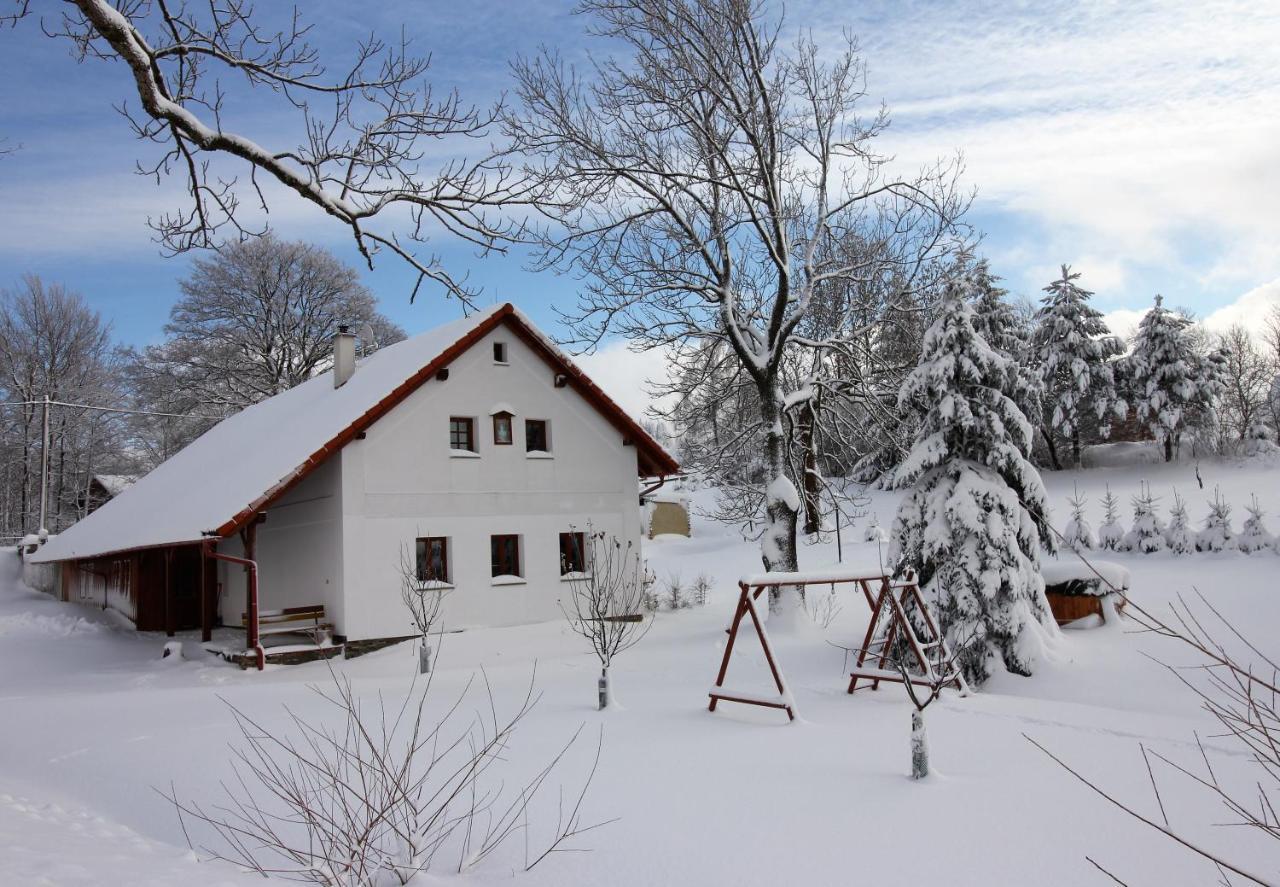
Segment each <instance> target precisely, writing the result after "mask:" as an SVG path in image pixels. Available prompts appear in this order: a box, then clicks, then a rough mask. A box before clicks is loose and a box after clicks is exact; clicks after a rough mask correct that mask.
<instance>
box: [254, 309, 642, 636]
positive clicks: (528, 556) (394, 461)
mask: <svg viewBox="0 0 1280 887" xmlns="http://www.w3.org/2000/svg"><path fill="white" fill-rule="evenodd" d="M494 341H502V342H505V343H506V344H507V365H505V366H504V365H498V364H495V363H494V361H493V348H492V343H493V342H494ZM356 372H357V373H358V372H359V370H358V369H357V371H356ZM554 375H555V374H554V371H553V369H552V368H551V367H549V366H548V365H547V364H545V363H544V362H543V361H542V360H541V358H539V357H538V356H537V355H536V354H535V353H534V352H533V351H532V350H530V349H529V348H528V347H527V346H525V345H524V344H523V343H522V342H521V341H520V339H519V338H518V337H517V336H516V335H515V334H514V333H513V332H511V331H510V330H507V329H506V328H505V327H499V328H498V329H497V330H495V331H494V332H492V333H491V334H490V335H489V336H488V337H486V338H485V339H484V340H483V341H481V342H479V343H477V344H476V345H475V346H474V347H472V348H471V349H469V350H468V351H467V352H466V353H465V354H463V355H462V356H460V357H459V358H458V359H457V360H456V361H455V362H454V363H453V364H452V365H451V366H450V367H449V378H448V379H447V380H446V381H438V380H431V381H428V382H427V383H426V384H424V385H423V386H422V387H420V388H419V389H418V390H417V391H416V392H414V393H413V394H411V395H410V396H409V397H408V398H406V399H405V400H404V401H403V402H402V403H401V404H399V405H398V406H397V407H396V408H395V409H393V410H392V411H391V412H390V413H388V414H387V415H386V416H384V417H383V418H382V419H380V420H379V421H378V422H377V423H375V424H374V425H373V426H372V427H371V428H370V429H369V430H368V433H367V436H366V438H365V439H364V440H356V441H352V442H351V443H350V444H348V445H347V446H346V447H345V448H344V449H343V451H342V453H341V472H340V474H341V488H342V489H341V494H340V495H339V496H338V497H337V499H338V500H340V504H341V508H342V514H343V520H342V537H343V541H342V552H343V553H342V558H341V561H342V567H341V569H342V588H343V594H344V597H345V603H344V605H343V608H342V609H338V608H335V609H334V614H335V617H336V621H337V622H338V631H339V633H343V634H346V635H347V636H348V637H349V638H351V639H353V640H357V639H364V638H374V637H389V636H398V635H405V634H410V633H412V627H411V625H410V621H409V616H408V612H407V611H406V609H405V607H404V605H403V603H402V602H401V599H400V575H399V563H400V556H401V550H402V547H404V546H408V550H409V551H410V552H412V546H413V543H414V540H415V539H416V538H417V537H419V536H445V537H448V538H449V540H450V557H449V561H450V571H451V578H452V580H453V584H454V586H455V588H454V590H453V592H452V593H451V594H450V595H449V596H448V598H447V599H446V602H445V609H444V614H443V623H444V627H445V628H446V630H451V629H457V628H466V627H472V626H479V625H490V626H501V625H514V624H520V623H526V622H536V621H542V620H548V619H557V618H560V617H561V613H560V610H559V607H558V605H557V601H558V599H559V598H560V596H561V594H562V593H564V592H565V591H566V590H567V589H566V588H565V583H563V582H562V581H561V579H560V570H559V534H560V533H562V532H568V531H569V530H571V529H576V530H585V529H586V528H587V526H588V524H590V525H591V526H592V527H593V528H594V529H595V530H597V531H604V532H607V533H610V534H613V535H616V536H618V537H619V538H621V539H624V540H630V541H632V542H633V543H634V544H635V545H636V546H639V545H640V535H641V527H640V513H639V507H638V502H637V499H636V458H637V457H636V450H635V448H634V447H633V446H624V445H623V435H622V434H621V433H620V432H619V431H618V430H616V429H615V428H614V427H613V426H612V425H611V424H610V423H609V422H608V420H606V419H605V418H604V417H602V416H601V415H600V414H599V413H598V412H597V411H596V410H595V408H594V407H592V406H591V405H590V404H588V403H587V402H586V401H585V400H584V399H583V398H582V397H581V396H580V395H578V394H577V393H576V392H574V391H573V390H572V389H571V388H556V387H555V385H554ZM500 405H503V406H508V407H510V408H511V410H512V411H513V412H514V414H515V419H514V422H513V432H514V433H513V437H514V443H513V444H512V445H511V446H495V445H494V442H493V423H492V419H491V417H490V414H491V411H492V410H494V409H495V408H496V407H498V406H500ZM450 416H470V417H473V418H474V419H475V420H476V423H475V428H476V438H477V444H478V449H479V455H478V457H465V456H464V457H459V456H457V455H455V454H452V453H451V451H450V449H449V418H450ZM526 418H532V419H545V420H548V421H549V423H550V438H551V454H550V457H549V458H547V457H543V458H537V457H531V456H529V455H528V454H527V453H526V451H525V444H524V419H526ZM270 520H271V519H270V518H269V519H268V523H270ZM508 533H514V534H518V535H520V536H521V546H520V548H521V561H522V568H523V573H524V579H525V581H524V583H523V584H520V585H494V584H493V582H492V578H491V576H490V572H491V570H490V548H489V537H490V536H491V535H493V534H508ZM260 538H261V537H260ZM300 554H301V552H300Z"/></svg>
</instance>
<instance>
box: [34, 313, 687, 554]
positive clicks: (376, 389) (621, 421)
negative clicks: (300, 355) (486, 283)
mask: <svg viewBox="0 0 1280 887" xmlns="http://www.w3.org/2000/svg"><path fill="white" fill-rule="evenodd" d="M503 321H514V323H515V325H516V327H517V330H518V331H520V332H525V333H528V335H529V337H530V340H531V341H533V342H535V343H539V344H540V345H542V346H544V347H545V348H546V350H547V353H546V355H545V356H546V357H547V358H548V359H549V360H551V361H554V362H555V363H557V364H562V365H563V367H564V370H565V371H567V372H568V373H569V374H570V375H571V376H572V377H573V378H574V380H575V381H576V382H577V385H576V386H575V387H576V388H577V389H578V391H579V392H580V393H581V394H583V396H585V397H587V398H588V399H590V400H592V401H593V402H594V403H595V405H596V406H597V408H598V409H600V410H601V412H602V413H605V414H606V415H607V416H608V418H610V419H611V420H612V421H613V422H614V423H615V424H617V425H618V426H619V427H622V428H625V429H626V432H627V434H628V435H629V437H630V438H631V439H632V440H633V441H634V442H635V444H636V447H637V450H638V451H639V452H640V453H641V455H642V468H644V467H648V466H650V465H652V464H656V465H657V466H659V467H660V468H661V469H663V470H664V471H666V472H671V471H674V470H675V469H676V467H677V466H676V463H675V460H673V459H672V458H671V457H670V455H668V454H667V453H666V451H665V450H663V449H662V447H661V446H659V445H658V444H657V443H656V442H654V441H653V440H652V438H650V437H649V436H648V435H646V434H645V433H644V431H643V430H642V429H640V428H639V426H638V425H637V424H636V423H635V421H634V420H632V419H631V418H630V417H629V416H627V415H626V414H625V413H624V412H623V411H622V410H621V408H619V407H618V406H617V405H616V404H614V403H613V401H611V400H610V399H609V398H608V397H607V396H606V395H605V394H604V393H603V392H601V391H600V390H599V389H598V388H597V387H596V386H595V385H594V383H592V382H591V380H590V379H588V378H586V376H585V375H583V374H582V372H581V370H579V369H578V368H577V367H576V366H574V365H573V363H572V361H570V360H569V359H568V358H567V357H566V356H565V355H564V354H563V353H562V352H560V351H559V350H558V349H556V347H555V346H554V345H553V344H552V343H551V342H550V341H549V340H547V339H546V337H544V336H542V335H541V334H540V333H539V332H538V331H537V330H536V329H535V328H534V326H533V324H532V323H531V322H530V321H529V320H528V319H527V318H526V317H525V316H524V315H523V314H521V313H520V312H519V311H517V310H516V309H515V308H514V307H513V306H512V305H510V304H506V305H499V306H494V307H491V308H488V309H485V310H483V311H480V312H477V313H476V314H473V315H472V316H470V317H467V318H464V319H462V320H456V321H453V322H452V323H447V324H444V325H443V326H439V327H436V328H435V329H432V330H428V331H427V332H425V333H422V334H420V335H417V336H414V337H412V338H409V339H405V340H404V341H402V342H397V343H396V344H394V345H389V346H387V347H386V348H383V349H381V350H379V351H377V352H375V353H374V354H372V355H370V356H369V357H367V358H365V359H363V360H362V361H360V362H359V365H358V369H357V370H356V372H355V373H354V374H353V375H352V377H351V379H350V380H349V381H348V382H347V383H346V384H345V385H343V386H342V387H341V388H337V389H335V388H334V387H333V377H332V371H330V372H325V373H321V374H320V375H318V376H316V377H315V378H312V379H310V380H308V381H306V382H304V383H303V384H301V385H298V386H297V387H295V388H292V389H290V390H288V391H285V392H283V393H281V394H277V395H276V396H274V397H272V398H269V399H267V400H264V401H263V402H261V403H259V404H255V405H254V406H251V407H248V408H247V409H245V410H242V411H241V412H239V413H237V414H236V415H234V416H231V417H229V418H227V419H224V420H223V421H222V422H220V423H218V424H217V425H215V426H214V427H213V428H211V429H210V430H209V431H207V432H206V433H205V434H203V435H201V436H200V437H199V438H198V439H196V440H195V441H193V442H192V443H191V444H190V445H189V446H187V447H186V448H185V449H183V450H181V451H180V452H178V453H177V454H176V455H175V456H173V457H172V458H171V459H169V460H168V461H166V462H164V463H162V464H161V465H159V466H158V467H156V468H155V470H153V471H152V472H151V473H150V474H148V475H146V476H145V477H143V478H141V479H140V480H139V481H138V482H137V483H135V484H134V485H133V486H131V487H130V488H128V489H127V490H125V491H124V492H123V493H121V494H120V495H119V496H116V497H115V498H113V499H111V500H110V501H109V502H107V503H106V504H105V505H103V506H102V507H101V508H99V509H98V510H97V511H95V512H93V513H92V514H90V515H89V516H88V517H86V518H84V520H81V521H80V522H78V523H76V524H75V525H73V526H72V527H71V528H70V529H68V530H66V531H65V532H63V533H61V534H60V535H59V536H58V537H57V538H56V539H52V538H51V539H50V541H49V543H48V544H47V545H45V546H44V547H43V548H41V549H40V551H39V552H38V553H37V554H35V555H33V556H32V560H35V561H59V560H68V559H72V558H81V557H92V556H95V555H100V554H107V553H110V552H117V551H129V550H133V549H138V548H151V547H155V546H162V545H173V544H177V543H183V542H197V541H199V540H200V539H201V538H203V537H204V535H205V534H206V533H207V532H210V531H217V532H219V533H220V534H222V535H227V534H229V533H231V532H234V529H235V528H236V527H237V526H238V525H239V523H242V522H243V521H244V520H247V519H248V518H249V517H251V516H252V515H253V514H254V513H255V511H257V510H259V509H261V508H264V507H266V505H267V503H268V502H269V501H270V500H271V499H272V498H273V496H274V495H277V494H278V493H279V492H282V491H283V490H284V489H286V488H287V487H288V486H289V485H290V484H292V483H293V482H295V481H296V480H297V479H298V478H300V477H302V476H304V475H305V474H307V473H308V472H309V471H310V470H311V469H313V468H315V467H316V466H317V465H318V464H320V463H321V462H323V461H324V459H326V458H327V457H328V456H329V455H331V454H332V453H333V452H334V451H335V450H336V449H339V448H341V446H342V445H343V444H345V443H346V441H347V440H348V439H350V437H351V436H353V435H354V434H355V433H356V431H358V430H361V427H360V426H362V425H367V424H369V423H371V422H372V421H375V420H376V419H377V418H378V417H379V416H381V415H382V413H383V412H385V411H386V410H387V409H389V408H390V407H391V406H394V405H395V403H398V402H399V400H400V399H401V398H403V397H404V396H407V395H408V393H409V392H411V391H412V390H413V389H415V388H416V387H417V385H418V384H420V382H421V381H424V380H425V379H426V378H430V377H431V376H432V375H434V373H435V371H436V367H433V366H432V364H433V363H437V362H438V363H440V365H441V366H443V365H445V364H447V362H448V361H449V360H452V359H453V358H454V357H455V356H456V355H457V353H460V352H461V350H465V348H467V347H469V346H470V344H472V343H473V342H474V341H476V340H477V339H478V338H479V337H480V336H483V335H484V334H485V333H487V332H488V331H489V330H491V329H493V328H494V327H495V326H497V325H498V323H500V322H503Z"/></svg>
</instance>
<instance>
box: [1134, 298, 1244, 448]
mask: <svg viewBox="0 0 1280 887" xmlns="http://www.w3.org/2000/svg"><path fill="white" fill-rule="evenodd" d="M1162 302H1163V299H1161V297H1160V296H1156V301H1155V305H1154V306H1153V307H1152V308H1151V310H1150V311H1148V312H1147V313H1146V316H1144V317H1143V318H1142V322H1141V323H1139V324H1138V333H1137V335H1136V336H1135V337H1134V342H1133V350H1132V351H1131V352H1130V354H1129V356H1128V357H1127V358H1126V359H1125V367H1126V371H1127V372H1126V375H1127V377H1128V384H1129V386H1130V391H1131V397H1132V398H1133V400H1134V403H1135V405H1136V407H1137V414H1138V420H1139V421H1140V422H1143V423H1144V424H1145V425H1146V426H1147V430H1149V431H1150V432H1151V435H1152V436H1153V437H1154V438H1155V439H1156V442H1157V443H1159V444H1160V445H1161V446H1162V447H1163V448H1164V460H1165V461H1166V462H1169V461H1172V459H1173V455H1174V453H1175V452H1176V451H1177V449H1178V442H1179V441H1180V440H1181V438H1182V435H1183V434H1184V432H1186V431H1187V430H1188V429H1189V428H1192V427H1194V426H1193V424H1192V423H1193V422H1195V421H1196V419H1199V421H1200V422H1201V423H1204V422H1209V421H1212V414H1213V412H1214V411H1213V409H1212V406H1213V404H1214V403H1215V402H1216V401H1217V398H1218V395H1219V393H1220V391H1221V380H1220V372H1219V366H1220V363H1219V361H1218V360H1216V359H1210V358H1207V357H1201V356H1200V355H1198V354H1197V353H1196V350H1195V343H1194V342H1193V340H1192V338H1191V335H1190V334H1189V328H1190V326H1191V321H1190V320H1189V319H1187V318H1186V317H1182V316H1180V315H1178V314H1174V313H1173V312H1172V311H1170V310H1169V309H1167V308H1165V307H1164V305H1163V304H1162ZM1215 357H1216V355H1215Z"/></svg>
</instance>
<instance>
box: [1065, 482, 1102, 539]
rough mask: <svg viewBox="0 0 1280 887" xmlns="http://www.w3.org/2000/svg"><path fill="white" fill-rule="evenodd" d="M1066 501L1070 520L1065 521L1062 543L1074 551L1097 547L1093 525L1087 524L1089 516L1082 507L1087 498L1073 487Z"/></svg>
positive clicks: (1086, 502)
mask: <svg viewBox="0 0 1280 887" xmlns="http://www.w3.org/2000/svg"><path fill="white" fill-rule="evenodd" d="M1067 502H1069V503H1070V504H1071V520H1069V521H1067V528H1066V529H1065V530H1064V531H1063V533H1062V541H1063V544H1065V545H1066V546H1067V547H1068V548H1071V549H1072V550H1074V551H1088V550H1089V549H1091V548H1097V547H1098V539H1097V537H1096V536H1094V534H1093V527H1091V526H1090V525H1089V518H1087V517H1086V516H1085V513H1084V507H1085V505H1087V504H1088V502H1089V500H1088V499H1086V498H1085V497H1084V496H1082V495H1080V490H1079V488H1076V487H1073V493H1072V496H1071V498H1070V499H1068V500H1067Z"/></svg>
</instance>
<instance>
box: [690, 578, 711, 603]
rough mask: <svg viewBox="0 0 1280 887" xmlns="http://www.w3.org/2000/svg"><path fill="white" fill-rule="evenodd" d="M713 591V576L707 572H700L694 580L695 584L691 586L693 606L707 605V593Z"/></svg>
mask: <svg viewBox="0 0 1280 887" xmlns="http://www.w3.org/2000/svg"><path fill="white" fill-rule="evenodd" d="M710 593H711V577H710V576H708V575H707V574H706V573H699V574H698V578H696V579H694V580H693V585H692V586H690V588H689V601H690V604H691V605H692V606H695V607H705V606H706V605H707V595H708V594H710Z"/></svg>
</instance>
